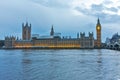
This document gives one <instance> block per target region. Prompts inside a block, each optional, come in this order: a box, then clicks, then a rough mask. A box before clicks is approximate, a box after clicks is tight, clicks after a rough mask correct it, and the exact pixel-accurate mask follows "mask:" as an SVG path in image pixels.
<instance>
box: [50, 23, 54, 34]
mask: <svg viewBox="0 0 120 80" xmlns="http://www.w3.org/2000/svg"><path fill="white" fill-rule="evenodd" d="M50 36H54V28H53V25H52V28H51V32H50Z"/></svg>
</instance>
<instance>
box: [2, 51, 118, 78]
mask: <svg viewBox="0 0 120 80" xmlns="http://www.w3.org/2000/svg"><path fill="white" fill-rule="evenodd" d="M119 70H120V52H119V51H112V50H97V49H95V50H0V80H119V79H120V71H119Z"/></svg>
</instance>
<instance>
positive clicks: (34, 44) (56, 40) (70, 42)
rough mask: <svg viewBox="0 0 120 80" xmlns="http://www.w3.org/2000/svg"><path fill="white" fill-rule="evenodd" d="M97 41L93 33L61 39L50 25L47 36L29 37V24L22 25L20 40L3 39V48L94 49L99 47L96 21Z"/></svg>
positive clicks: (99, 31)
mask: <svg viewBox="0 0 120 80" xmlns="http://www.w3.org/2000/svg"><path fill="white" fill-rule="evenodd" d="M96 32H97V34H96V35H97V40H95V39H94V37H93V32H92V33H90V32H89V34H88V36H86V35H85V33H84V32H83V33H77V38H71V36H70V37H69V38H61V33H55V32H54V28H53V25H52V28H51V31H50V35H49V36H39V34H34V35H32V37H31V24H30V26H29V25H28V23H26V25H24V24H23V25H22V40H18V39H16V38H15V37H13V36H12V37H5V48H78V49H80V48H94V47H95V46H97V47H100V46H101V24H100V21H99V19H98V22H97V25H96Z"/></svg>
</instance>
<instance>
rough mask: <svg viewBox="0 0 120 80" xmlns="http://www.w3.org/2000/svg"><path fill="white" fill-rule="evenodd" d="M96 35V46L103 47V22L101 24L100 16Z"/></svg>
mask: <svg viewBox="0 0 120 80" xmlns="http://www.w3.org/2000/svg"><path fill="white" fill-rule="evenodd" d="M96 33H97V34H96V37H97V40H96V46H97V47H98V48H100V47H101V24H100V20H99V18H98V20H97V24H96Z"/></svg>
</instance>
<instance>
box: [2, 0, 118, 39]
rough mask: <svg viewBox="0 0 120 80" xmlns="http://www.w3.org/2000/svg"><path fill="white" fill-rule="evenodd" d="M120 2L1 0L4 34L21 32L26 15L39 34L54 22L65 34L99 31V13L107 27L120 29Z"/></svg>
mask: <svg viewBox="0 0 120 80" xmlns="http://www.w3.org/2000/svg"><path fill="white" fill-rule="evenodd" d="M119 3H120V2H119V0H116V1H115V0H0V25H2V26H1V30H0V36H3V35H9V34H14V33H17V34H21V23H22V22H25V21H26V18H28V22H31V23H32V33H39V34H44V33H45V34H49V30H50V28H51V25H52V24H54V26H55V30H56V31H57V32H62V33H63V35H69V34H70V35H72V36H76V33H77V32H89V31H90V32H92V31H93V32H94V33H95V26H96V20H97V18H98V17H99V18H100V20H101V23H102V25H103V28H104V29H105V30H106V31H109V30H108V29H111V28H110V27H112V29H113V27H117V29H116V30H115V31H117V30H118V31H119V27H118V26H119V23H120V19H119V17H120V4H119ZM109 23H110V24H109ZM108 26H110V27H108ZM11 29H12V30H11ZM113 32H114V31H113ZM108 33H109V32H108ZM110 33H111V32H110ZM3 37H4V36H3Z"/></svg>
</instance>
